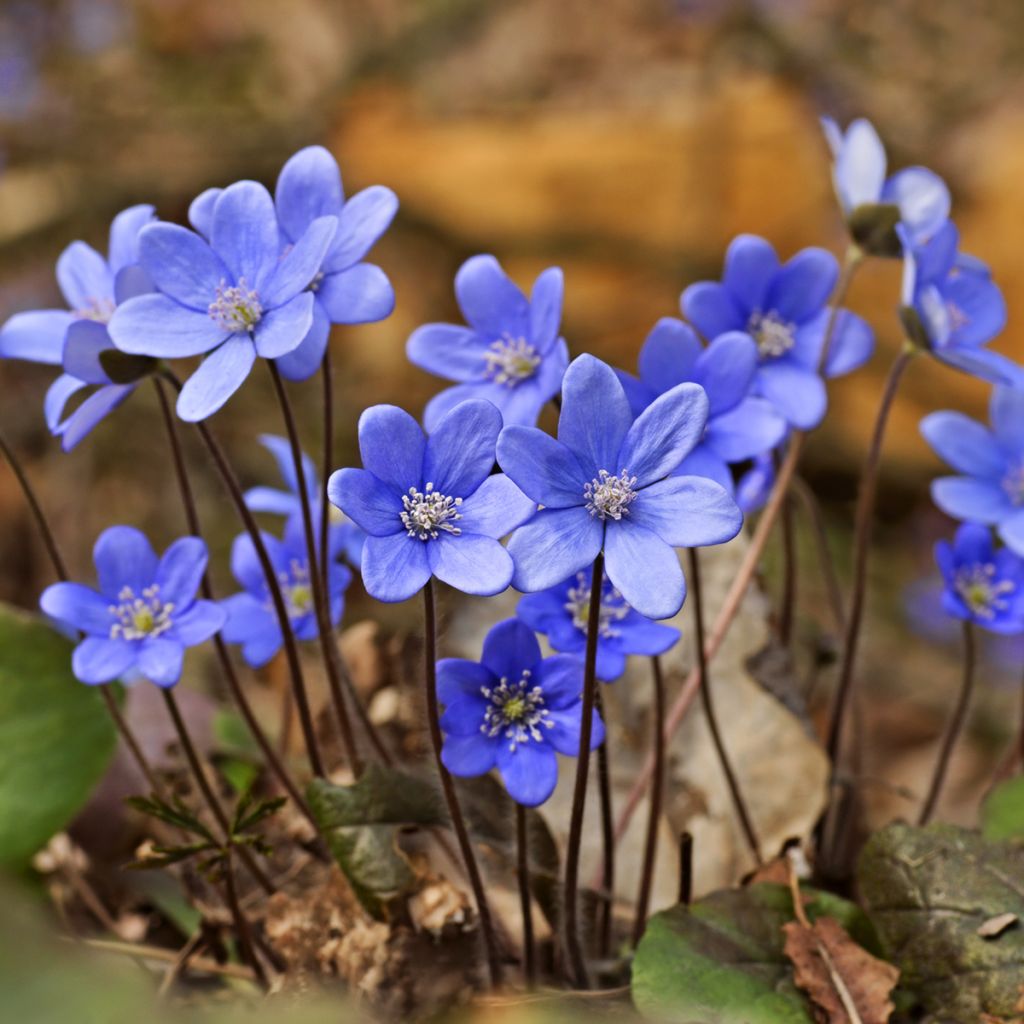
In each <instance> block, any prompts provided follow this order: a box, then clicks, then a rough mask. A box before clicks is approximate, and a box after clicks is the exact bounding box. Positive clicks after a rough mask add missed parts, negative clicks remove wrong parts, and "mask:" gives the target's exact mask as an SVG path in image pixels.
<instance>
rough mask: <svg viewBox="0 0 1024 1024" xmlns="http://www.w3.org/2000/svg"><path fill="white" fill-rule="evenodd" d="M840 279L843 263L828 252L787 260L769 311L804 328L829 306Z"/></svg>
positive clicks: (770, 294)
mask: <svg viewBox="0 0 1024 1024" xmlns="http://www.w3.org/2000/svg"><path fill="white" fill-rule="evenodd" d="M838 279H839V263H838V262H837V261H836V258H835V256H833V255H832V253H830V252H828V251H827V250H826V249H818V248H809V249H801V251H800V252H798V253H797V254H796V255H795V256H793V257H792V258H791V259H789V260H787V261H786V263H785V264H784V265H783V267H782V269H781V270H780V271H779V273H778V274H777V275H776V277H775V280H774V281H773V282H772V286H771V288H769V289H768V297H767V300H766V302H767V307H768V308H769V309H772V310H774V311H775V312H776V313H778V314H779V316H781V317H782V318H783V319H785V320H791V321H793V322H794V323H797V324H800V323H803V322H804V321H805V320H808V319H810V318H811V317H812V316H814V314H815V313H817V312H818V311H819V310H820V309H821V307H822V306H824V305H825V304H826V303H827V302H828V298H829V296H830V295H831V294H832V289H833V288H835V286H836V281H837V280H838Z"/></svg>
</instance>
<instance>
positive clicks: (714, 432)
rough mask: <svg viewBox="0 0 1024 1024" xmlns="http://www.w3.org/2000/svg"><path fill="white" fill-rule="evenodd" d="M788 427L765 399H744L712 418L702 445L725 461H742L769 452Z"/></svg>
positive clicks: (784, 434) (783, 435)
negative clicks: (727, 410)
mask: <svg viewBox="0 0 1024 1024" xmlns="http://www.w3.org/2000/svg"><path fill="white" fill-rule="evenodd" d="M788 429H789V425H788V424H787V423H786V421H785V420H784V419H783V418H782V416H780V415H779V413H778V412H777V411H776V409H775V406H774V405H772V404H771V402H769V401H768V400H767V399H764V398H756V397H752V398H745V399H744V400H743V401H742V402H740V404H739V405H737V406H736V408H735V409H731V410H730V411H729V412H727V413H723V414H722V415H721V416H714V417H712V419H711V420H710V421H709V422H708V429H707V433H706V434H705V435H704V444H705V445H706V446H707V447H708V448H710V449H711V450H712V451H713V452H714V453H715V454H716V455H718V456H719V457H720V458H722V459H724V460H725V461H726V462H742V461H743V460H744V459H752V458H753V457H754V456H755V455H760V454H761V452H766V451H770V450H771V449H772V448H774V447H775V446H776V445H777V444H778V443H779V442H780V441H781V440H782V439H783V438H784V437H785V436H786V431H787V430H788ZM676 472H677V473H678V472H679V470H677V471H676ZM700 475H701V476H703V475H705V474H703V473H702V474H700Z"/></svg>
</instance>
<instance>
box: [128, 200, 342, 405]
mask: <svg viewBox="0 0 1024 1024" xmlns="http://www.w3.org/2000/svg"><path fill="white" fill-rule="evenodd" d="M337 223H338V222H337V218H335V217H318V218H317V219H316V220H314V221H313V222H312V224H310V226H309V228H308V230H306V231H305V232H304V233H303V234H302V236H301V237H300V238H299V239H298V240H297V241H296V242H295V244H294V245H293V246H292V247H291V248H290V249H288V251H287V252H286V253H284V255H281V239H280V234H279V229H278V224H277V215H276V212H275V210H274V201H273V199H271V197H270V193H269V192H268V191H267V190H266V189H265V188H264V187H263V186H262V185H259V184H257V183H256V182H254V181H240V182H237V183H236V184H234V185H232V186H230V187H229V188H226V189H224V191H223V192H222V193H221V194H220V195H219V196H218V197H217V200H216V202H215V203H214V206H213V216H212V222H211V226H210V241H209V243H207V242H206V241H205V240H204V239H203V238H201V237H200V236H199V235H197V234H196V233H195V232H193V231H189V230H188V229H187V228H183V227H181V226H179V225H177V224H166V223H162V222H161V223H157V224H151V225H150V226H149V227H147V228H145V229H144V230H143V232H142V234H141V236H140V238H139V249H140V261H141V263H142V266H143V268H144V269H145V270H146V272H147V273H148V274H149V276H150V277H151V278H152V280H153V283H154V284H155V286H156V288H157V291H158V293H159V294H154V295H142V296H139V297H137V298H134V299H129V300H128V301H127V302H125V303H124V304H123V305H121V306H119V307H118V309H117V311H116V312H115V313H114V316H113V318H112V319H111V321H110V336H111V338H113V340H114V344H115V345H117V347H118V348H119V349H121V350H122V351H124V352H130V353H133V354H136V355H146V356H153V357H155V358H160V359H163V358H167V359H177V358H185V357H188V356H198V355H205V357H206V358H205V359H204V360H203V362H202V363H201V364H200V366H199V368H198V369H197V370H196V371H195V372H194V373H193V374H192V376H191V377H189V379H188V380H187V381H186V382H185V386H184V388H183V389H182V391H181V394H180V395H179V396H178V415H179V416H180V417H181V418H182V419H183V420H187V421H189V422H195V421H198V420H202V419H205V418H206V417H207V416H211V415H212V414H213V413H215V412H216V411H217V410H218V409H219V408H220V407H221V406H222V405H223V404H224V403H225V402H226V401H227V400H228V399H229V398H230V397H231V396H232V395H233V394H234V393H235V392H236V391H237V390H238V389H239V388H240V387H241V386H242V384H243V383H244V381H245V379H246V377H248V376H249V371H250V370H251V369H252V366H253V363H254V362H255V361H256V357H257V356H260V357H261V358H263V359H279V358H280V357H281V356H283V355H286V354H287V353H289V352H293V351H294V350H295V349H296V348H297V347H298V346H299V344H300V343H301V342H302V340H303V338H305V337H306V335H307V334H308V333H309V330H310V328H311V327H312V326H313V306H314V296H313V293H312V292H311V291H309V290H308V288H309V285H310V282H311V281H313V279H314V278H315V277H316V275H317V274H318V273H319V272H320V268H321V265H322V264H323V260H324V256H325V255H326V253H327V251H328V247H329V245H330V243H331V240H332V239H333V237H334V233H335V229H336V227H337Z"/></svg>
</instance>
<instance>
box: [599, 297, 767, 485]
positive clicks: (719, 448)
mask: <svg viewBox="0 0 1024 1024" xmlns="http://www.w3.org/2000/svg"><path fill="white" fill-rule="evenodd" d="M757 364H758V355H757V345H756V344H755V343H754V340H753V339H752V338H751V337H750V335H749V334H746V333H744V332H740V331H730V332H729V333H727V334H720V335H719V336H718V337H717V338H715V339H714V340H713V341H712V342H711V343H710V344H709V345H708V346H707V348H704V347H703V346H702V345H701V343H700V340H699V339H698V338H697V335H696V334H695V333H694V331H693V330H692V328H690V327H689V326H688V325H687V324H684V323H683V322H682V321H681V320H676V319H673V318H671V317H664V318H663V319H661V320H659V321H658V323H657V324H655V326H654V328H653V329H652V331H651V333H650V334H648V335H647V340H646V341H645V342H644V345H643V348H642V349H641V350H640V357H639V359H638V360H637V368H638V370H639V378H637V377H634V376H632V375H631V374H628V373H625V372H623V371H621V370H616V371H615V372H616V373H617V374H618V377H619V380H620V381H622V386H623V387H624V388H625V389H626V397H627V398H628V399H629V405H630V408H631V409H632V410H633V415H634V416H639V415H640V413H642V412H643V411H644V409H646V408H647V406H649V405H650V404H651V402H653V401H654V400H655V399H656V398H657V397H658V396H659V395H662V394H664V393H665V392H666V391H668V390H670V389H671V388H674V387H675V386H676V385H677V384H682V383H685V382H687V381H689V382H692V383H694V384H699V385H700V386H701V387H702V388H704V392H705V394H706V395H707V397H708V425H707V428H706V430H705V431H704V435H703V436H702V437H701V439H700V440H699V441H698V442H697V446H696V447H695V448H694V449H693V451H691V452H690V454H689V455H687V456H686V458H685V459H683V461H682V462H681V463H680V464H679V466H678V467H677V468H676V470H675V471H674V473H675V475H676V476H706V477H709V478H710V479H711V480H714V481H715V482H716V483H718V484H721V485H722V486H723V487H724V488H725V489H726V490H727V491H729V493H730V494H731V493H732V491H733V480H732V473H730V471H729V464H730V463H733V462H743V461H744V460H746V459H752V458H754V457H755V456H757V455H760V454H761V453H762V452H767V451H770V450H771V449H772V448H774V447H775V446H776V445H777V444H778V443H779V442H780V441H781V440H782V438H783V437H784V436H785V434H786V430H787V424H786V421H785V420H784V419H783V418H782V416H780V415H779V413H778V412H776V410H775V407H774V406H773V405H772V404H771V403H770V402H769V401H767V399H764V398H758V397H756V396H754V395H751V394H750V387H751V384H752V383H753V381H754V376H755V374H756V373H757Z"/></svg>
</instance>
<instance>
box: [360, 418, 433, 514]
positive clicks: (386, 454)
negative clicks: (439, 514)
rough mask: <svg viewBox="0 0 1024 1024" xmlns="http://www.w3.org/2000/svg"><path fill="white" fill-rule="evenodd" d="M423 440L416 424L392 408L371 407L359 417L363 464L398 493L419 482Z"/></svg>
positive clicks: (424, 439)
mask: <svg viewBox="0 0 1024 1024" xmlns="http://www.w3.org/2000/svg"><path fill="white" fill-rule="evenodd" d="M426 447H427V439H426V438H425V437H424V436H423V431H422V430H421V429H420V425H419V424H418V423H417V422H416V421H415V420H414V419H413V418H412V417H411V416H410V415H409V414H408V413H407V412H406V411H405V410H404V409H399V408H398V407H397V406H395V405H374V406H371V407H370V408H369V409H367V410H366V411H365V412H364V413H363V414H362V416H360V417H359V453H360V455H361V456H362V459H363V465H364V466H365V467H366V468H367V469H368V470H369V471H370V472H371V473H372V474H373V475H374V476H375V477H377V478H378V479H379V480H383V481H384V483H387V484H391V486H392V487H395V488H397V490H398V491H399V492H400V493H403V494H404V493H405V492H406V491H408V489H409V488H410V487H419V486H420V485H421V484H422V483H423V482H424V481H423V457H424V453H425V451H426Z"/></svg>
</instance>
